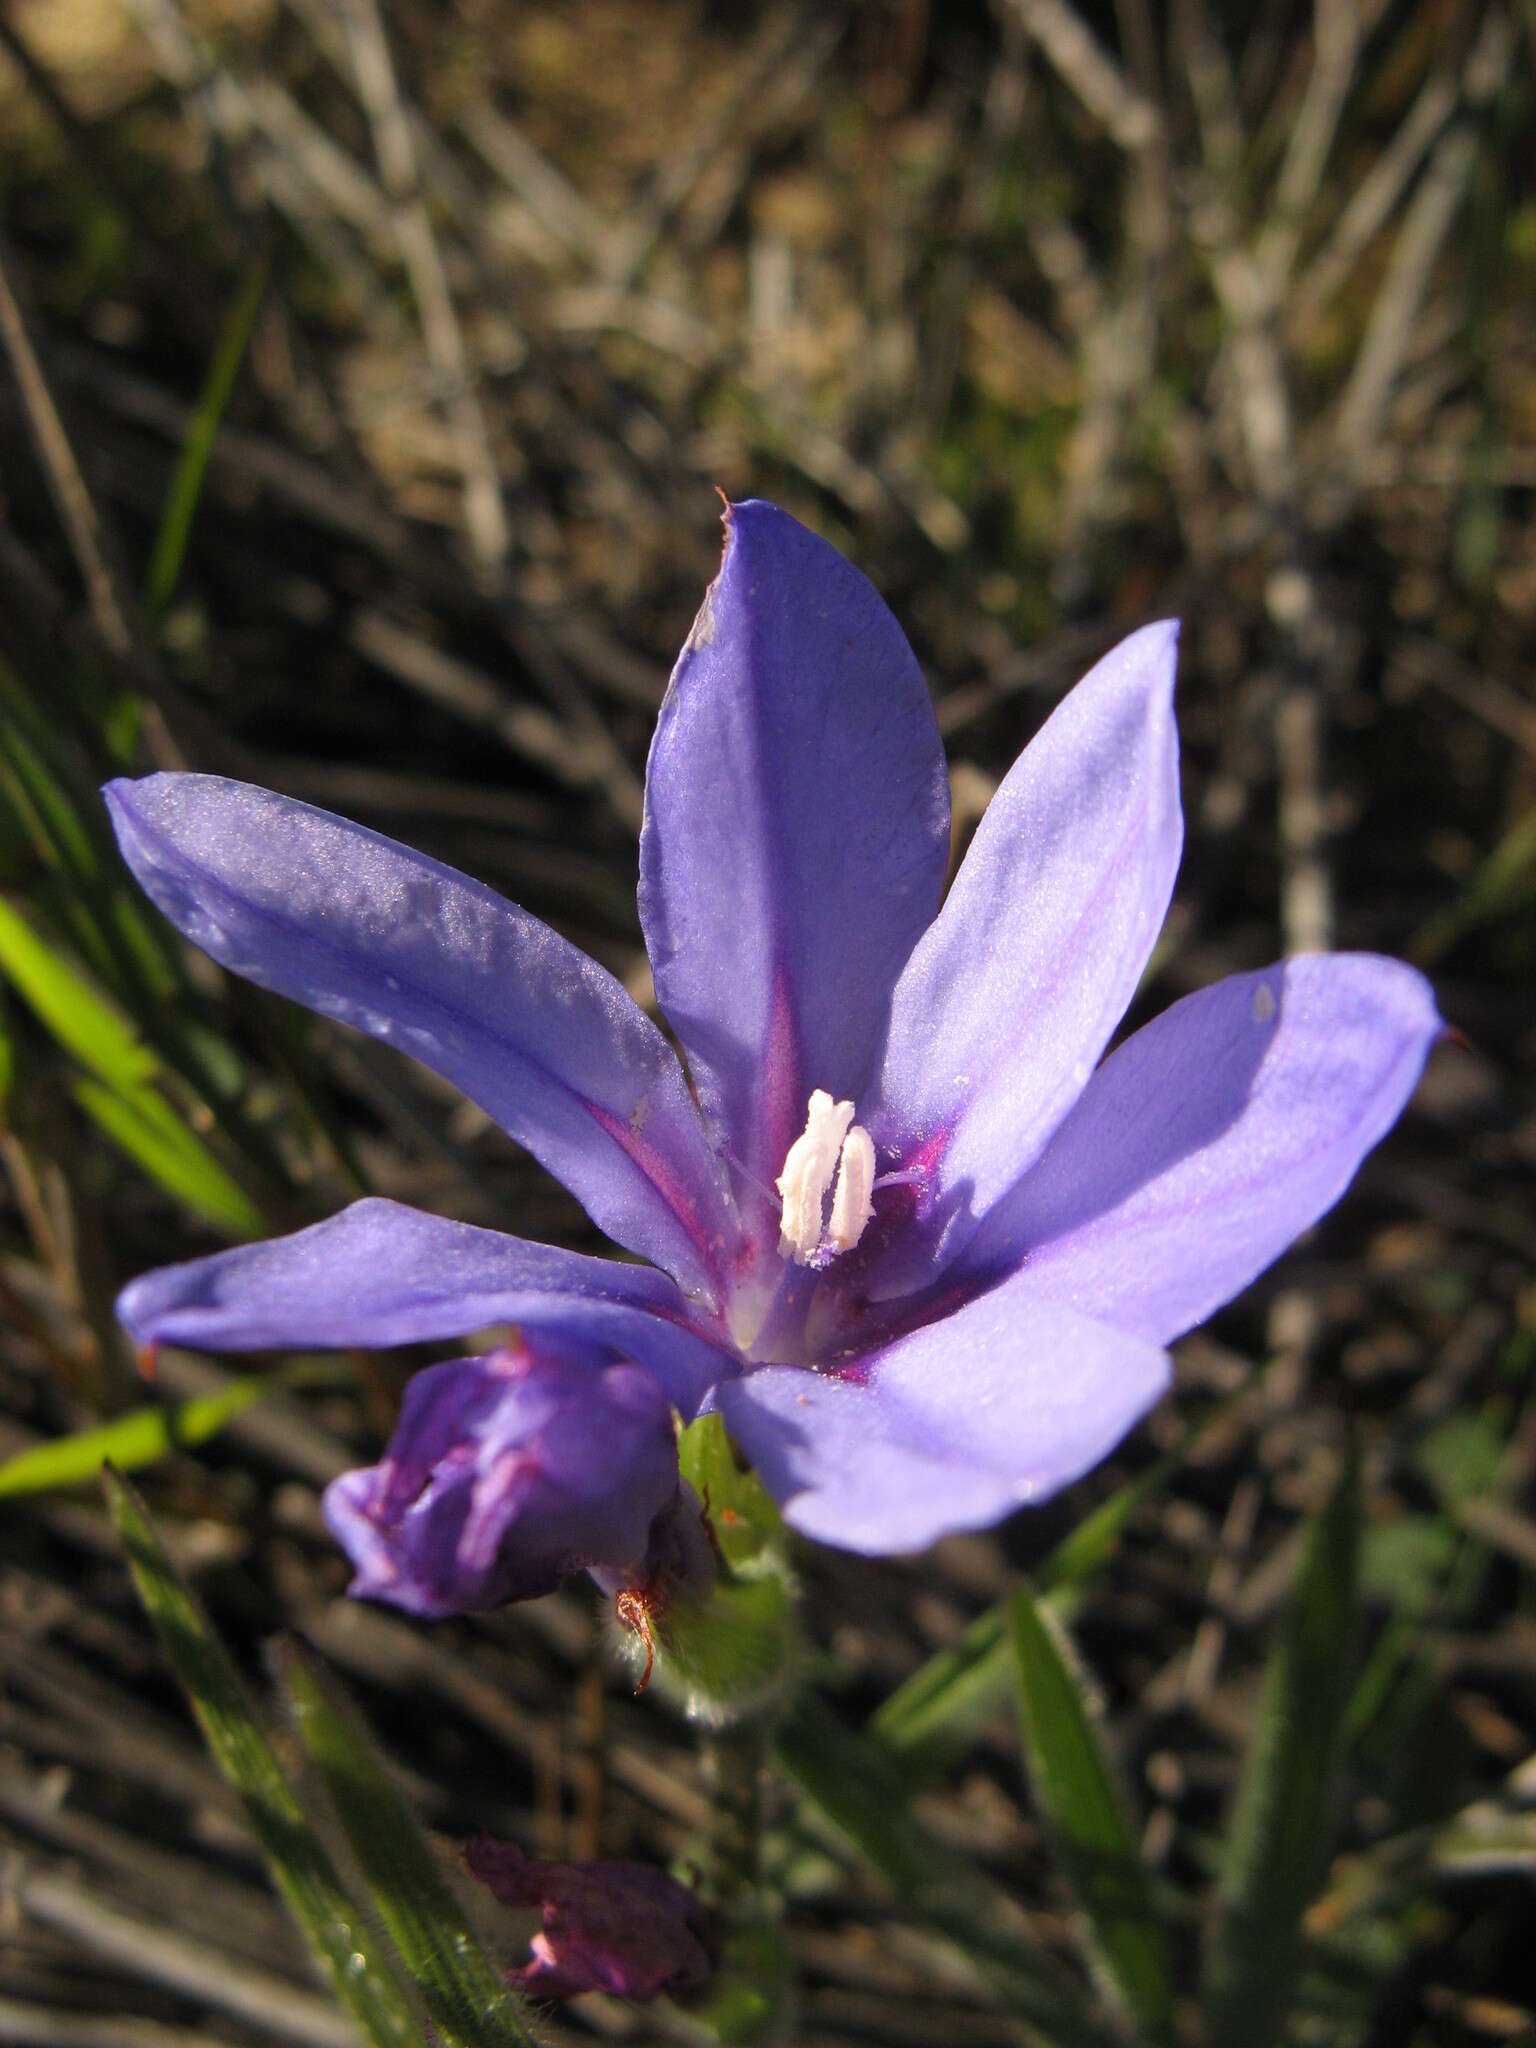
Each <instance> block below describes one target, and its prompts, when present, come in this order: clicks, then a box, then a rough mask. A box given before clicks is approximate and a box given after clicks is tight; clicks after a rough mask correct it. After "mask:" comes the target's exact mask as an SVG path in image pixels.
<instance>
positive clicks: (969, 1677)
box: [869, 1411, 1219, 1784]
mask: <svg viewBox="0 0 1536 2048" xmlns="http://www.w3.org/2000/svg"><path fill="white" fill-rule="evenodd" d="M1218 1412H1219V1411H1218ZM1204 1427H1205V1424H1204V1423H1203V1422H1202V1423H1200V1424H1199V1425H1197V1426H1196V1427H1195V1428H1192V1429H1191V1430H1190V1431H1189V1432H1188V1434H1187V1435H1186V1436H1185V1437H1184V1438H1183V1439H1182V1441H1181V1442H1180V1443H1179V1444H1178V1446H1177V1447H1176V1448H1175V1449H1174V1450H1172V1451H1170V1452H1169V1453H1168V1454H1167V1456H1165V1457H1162V1458H1159V1459H1158V1461H1157V1462H1156V1464H1155V1465H1151V1466H1149V1467H1148V1469H1147V1470H1146V1471H1145V1472H1143V1473H1140V1474H1139V1475H1138V1476H1137V1477H1136V1478H1135V1479H1132V1480H1128V1481H1127V1482H1126V1484H1125V1485H1124V1486H1121V1487H1117V1488H1116V1490H1115V1491H1114V1492H1113V1493H1112V1494H1111V1495H1110V1496H1109V1498H1108V1500H1106V1501H1102V1502H1101V1503H1100V1504H1099V1506H1098V1507H1096V1508H1095V1509H1094V1511H1093V1513H1092V1514H1091V1515H1088V1516H1086V1517H1085V1518H1084V1519H1083V1520H1082V1521H1081V1522H1079V1523H1078V1525H1077V1527H1076V1528H1075V1529H1072V1530H1070V1531H1069V1532H1068V1534H1067V1535H1065V1536H1064V1537H1063V1538H1062V1539H1061V1541H1060V1542H1059V1543H1058V1544H1057V1545H1056V1547H1055V1549H1054V1550H1053V1551H1052V1552H1051V1553H1050V1555H1049V1556H1048V1557H1047V1558H1046V1559H1045V1561H1044V1563H1043V1564H1042V1565H1041V1567H1040V1569H1039V1571H1038V1572H1037V1573H1036V1575H1035V1577H1036V1583H1037V1585H1038V1586H1039V1588H1040V1593H1041V1596H1042V1597H1043V1598H1045V1599H1047V1600H1049V1601H1050V1602H1051V1603H1052V1604H1053V1605H1055V1604H1058V1603H1063V1602H1065V1601H1066V1600H1067V1599H1068V1598H1069V1597H1070V1595H1071V1594H1072V1593H1073V1592H1074V1591H1075V1590H1076V1589H1077V1588H1078V1587H1080V1586H1082V1585H1084V1584H1086V1582H1087V1581H1088V1580H1089V1579H1091V1578H1092V1577H1093V1575H1094V1573H1095V1572H1097V1571H1099V1570H1101V1569H1102V1567H1103V1566H1104V1565H1105V1564H1106V1563H1107V1562H1108V1560H1109V1559H1110V1558H1111V1557H1112V1556H1113V1555H1114V1552H1115V1549H1116V1547H1117V1546H1118V1544H1119V1542H1120V1538H1121V1536H1122V1535H1123V1534H1124V1533H1125V1527H1126V1524H1127V1523H1128V1522H1129V1521H1130V1519H1131V1517H1132V1516H1133V1515H1134V1514H1135V1513H1136V1511H1137V1509H1138V1508H1139V1507H1141V1505H1142V1504H1143V1502H1144V1501H1146V1500H1148V1499H1150V1498H1151V1496H1152V1495H1153V1494H1154V1493H1156V1492H1157V1491H1158V1490H1159V1488H1161V1487H1162V1486H1164V1485H1166V1483H1167V1481H1168V1480H1169V1478H1170V1477H1171V1476H1172V1474H1173V1473H1174V1472H1176V1471H1177V1470H1178V1468H1179V1466H1180V1465H1181V1464H1182V1463H1183V1461H1184V1456H1185V1452H1186V1451H1187V1449H1188V1446H1189V1444H1190V1443H1191V1442H1192V1441H1193V1439H1194V1437H1195V1436H1196V1435H1197V1434H1198V1433H1199V1430H1200V1429H1202V1428H1204ZM1012 1689H1013V1649H1012V1644H1011V1642H1010V1639H1009V1606H1008V1602H1007V1601H1006V1600H1000V1601H999V1602H998V1603H997V1605H996V1606H995V1607H989V1608H988V1609H987V1611H986V1613H985V1614H980V1615H978V1616H977V1617H976V1619H975V1620H974V1621H973V1622H972V1623H971V1625H970V1627H969V1628H968V1629H967V1630H966V1631H965V1634H964V1635H963V1636H962V1637H961V1638H960V1641H959V1642H958V1643H956V1644H955V1645H954V1647H953V1648H952V1649H947V1650H940V1651H938V1652H937V1653H936V1654H935V1655H934V1656H932V1657H930V1658H929V1659H928V1661H927V1662H926V1663H925V1664H922V1665H920V1666H919V1667H918V1669H917V1670H916V1671H914V1672H913V1674H912V1676H911V1677H910V1678H908V1679H906V1680H905V1681H904V1682H903V1683H902V1684H901V1685H899V1686H898V1687H897V1688H896V1690H895V1692H893V1693H892V1694H891V1696H890V1698H889V1699H887V1700H885V1701H883V1702H882V1703H881V1705H880V1706H879V1707H877V1708H876V1709H875V1712H874V1714H873V1715H872V1716H871V1717H870V1722H869V1730H870V1733H871V1734H872V1735H874V1736H876V1737H877V1738H878V1739H879V1740H880V1741H881V1742H883V1743H884V1744H885V1745H886V1747H887V1748H888V1749H893V1750H897V1751H899V1752H900V1753H901V1755H902V1756H903V1757H904V1758H905V1759H906V1760H907V1776H908V1782H909V1784H910V1783H911V1782H912V1778H911V1773H912V1772H914V1771H915V1772H916V1773H917V1776H918V1779H919V1781H921V1780H926V1779H928V1778H930V1777H932V1776H933V1775H935V1774H936V1773H937V1772H938V1771H939V1770H941V1769H942V1768H943V1766H944V1765H945V1763H946V1762H948V1761H949V1760H950V1759H951V1758H952V1757H953V1756H955V1755H956V1754H958V1753H959V1751H960V1750H962V1749H963V1748H964V1747H965V1745H966V1743H967V1742H968V1741H969V1740H970V1738H971V1737H972V1736H973V1735H974V1734H975V1733H976V1731H977V1730H978V1729H979V1728H980V1727H981V1726H982V1724H983V1723H984V1722H985V1721H987V1720H988V1719H989V1718H990V1717H991V1716H992V1715H993V1714H995V1713H996V1712H997V1711H998V1710H999V1709H1000V1708H1002V1707H1003V1706H1005V1705H1006V1704H1007V1701H1008V1697H1009V1694H1010V1693H1011V1691H1012Z"/></svg>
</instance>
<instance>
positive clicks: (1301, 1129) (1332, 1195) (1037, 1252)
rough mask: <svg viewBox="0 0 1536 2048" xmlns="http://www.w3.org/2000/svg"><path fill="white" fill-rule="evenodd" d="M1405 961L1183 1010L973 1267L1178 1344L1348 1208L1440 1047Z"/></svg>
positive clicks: (1431, 1008) (1201, 997) (1103, 1072)
mask: <svg viewBox="0 0 1536 2048" xmlns="http://www.w3.org/2000/svg"><path fill="white" fill-rule="evenodd" d="M1443 1028H1444V1027H1443V1026H1442V1024H1441V1021H1440V1017H1439V1015H1438V1013H1437V1011H1436V1009H1435V999H1434V994H1433V991H1432V990H1431V989H1430V987H1429V984H1428V983H1427V982H1426V981H1425V980H1424V978H1423V976H1422V975H1419V974H1416V973H1415V972H1414V971H1413V969H1412V968H1411V967H1405V966H1403V965H1402V964H1401V962H1399V961H1396V960H1387V959H1382V958H1379V957H1377V956H1376V955H1373V954H1367V953H1343V954H1337V955H1333V956H1331V957H1321V956H1302V957H1299V958H1297V959H1293V960H1288V961H1286V962H1285V963H1284V964H1283V965H1280V966H1276V967H1270V968H1266V969H1265V970H1264V971H1263V972H1262V973H1259V974H1240V975H1234V976H1232V977H1231V978H1230V979H1229V980H1227V981H1222V982H1218V983H1217V984H1216V985H1215V987H1213V988H1208V989H1202V990H1201V991H1200V992H1199V993H1198V994H1196V995H1192V996H1186V997H1185V998H1184V999H1183V1000H1182V1001H1181V1002H1178V1003H1175V1004H1174V1005H1173V1006H1172V1007H1171V1008H1170V1009H1168V1010H1165V1011H1164V1012H1163V1014H1162V1015H1161V1016H1160V1017H1157V1018H1154V1020H1153V1021H1152V1022H1151V1023H1150V1024H1148V1025H1146V1026H1144V1027H1143V1029H1142V1030H1140V1031H1138V1032H1136V1033H1135V1035H1134V1036H1133V1037H1131V1038H1129V1039H1127V1040H1126V1042H1125V1044H1124V1045H1122V1046H1120V1047H1119V1048H1118V1049H1117V1050H1116V1051H1115V1052H1114V1053H1112V1054H1111V1055H1110V1057H1109V1058H1108V1059H1107V1060H1106V1061H1105V1062H1104V1064H1103V1066H1102V1067H1101V1068H1100V1069H1099V1071H1098V1073H1097V1074H1095V1076H1094V1078H1093V1080H1092V1081H1091V1082H1090V1083H1089V1085H1088V1087H1087V1089H1086V1090H1085V1091H1084V1094H1083V1096H1082V1098H1081V1100H1080V1101H1079V1102H1078V1104H1077V1106H1076V1108H1075V1109H1074V1110H1073V1111H1072V1113H1071V1115H1070V1116H1069V1117H1068V1118H1067V1119H1066V1121H1065V1122H1064V1123H1063V1124H1062V1126H1061V1128H1060V1130H1058V1131H1057V1133H1056V1136H1055V1138H1054V1139H1053V1141H1052V1143H1051V1146H1050V1148H1049V1150H1048V1151H1047V1152H1046V1153H1045V1155H1044V1157H1043V1158H1042V1159H1041V1160H1040V1162H1039V1164H1038V1165H1037V1166H1036V1167H1035V1169H1034V1170H1033V1172H1031V1173H1030V1174H1028V1175H1026V1177H1025V1178H1024V1180H1023V1181H1022V1182H1021V1183H1020V1184H1019V1186H1018V1188H1017V1189H1016V1190H1015V1191H1014V1193H1013V1194H1012V1195H1011V1196H1010V1197H1009V1198H1008V1199H1007V1200H1005V1201H1003V1202H1001V1203H999V1204H998V1206H997V1208H996V1209H994V1210H993V1212H992V1215H991V1216H990V1217H989V1219H988V1221H987V1224H986V1226H985V1227H984V1228H983V1229H982V1230H981V1231H980V1232H979V1233H978V1234H977V1236H976V1238H975V1239H974V1240H973V1242H972V1244H971V1245H970V1247H969V1248H968V1250H967V1252H966V1255H965V1259H964V1261H963V1264H964V1265H965V1266H966V1267H967V1268H970V1269H972V1270H975V1271H978V1272H979V1271H984V1270H986V1269H987V1268H988V1267H989V1266H990V1267H995V1268H1003V1269H1006V1268H1011V1267H1016V1266H1018V1264H1019V1262H1020V1261H1021V1260H1022V1262H1023V1271H1022V1273H1021V1275H1020V1282H1021V1284H1022V1285H1024V1287H1025V1288H1026V1290H1027V1291H1028V1292H1030V1293H1031V1294H1033V1295H1035V1296H1038V1297H1040V1298H1042V1299H1045V1298H1049V1299H1052V1300H1057V1301H1063V1302H1067V1303H1070V1304H1071V1305H1072V1306H1074V1307H1075V1308H1077V1309H1079V1310H1080V1311H1081V1312H1082V1313H1083V1314H1085V1315H1091V1316H1097V1317H1100V1318H1102V1319H1103V1320H1104V1321H1106V1322H1113V1323H1115V1324H1117V1325H1118V1326H1120V1327H1121V1328H1123V1329H1128V1330H1134V1331H1136V1332H1138V1333H1139V1334H1140V1335H1141V1336H1143V1337H1147V1338H1150V1339H1152V1340H1153V1341H1154V1342H1158V1343H1168V1342H1171V1341H1172V1339H1173V1338H1174V1337H1176V1336H1178V1335H1180V1334H1181V1332H1183V1331H1185V1330H1188V1329H1192V1328H1193V1327H1194V1325H1195V1324H1196V1323H1199V1322H1201V1321H1202V1320H1203V1319H1204V1318H1205V1317H1206V1316H1208V1315H1210V1314H1211V1313H1212V1311H1213V1310H1215V1309H1217V1308H1219V1307H1221V1305H1222V1304H1223V1303H1224V1302H1227V1301H1230V1300H1231V1298H1232V1297H1233V1295H1235V1294H1237V1293H1238V1292H1239V1291H1240V1290H1241V1289H1242V1288H1244V1287H1246V1286H1247V1284H1248V1282H1249V1281H1250V1280H1252V1279H1253V1278H1254V1277H1255V1275H1256V1274H1258V1273H1261V1272H1262V1271H1263V1270H1264V1268H1265V1267H1266V1266H1267V1265H1269V1264H1270V1263H1271V1261H1272V1260H1274V1259H1276V1258H1278V1257H1279V1255H1280V1253H1281V1252H1283V1251H1284V1250H1285V1248H1286V1246H1287V1245H1288V1244H1290V1243H1291V1241H1292V1240H1293V1239H1294V1238H1296V1237H1297V1236H1299V1235H1300V1233H1301V1232H1302V1231H1303V1230H1305V1229H1306V1228H1307V1227H1308V1226H1309V1225H1310V1224H1312V1223H1315V1222H1316V1221H1317V1219H1318V1217H1319V1216H1321V1215H1322V1214H1323V1213H1324V1211H1325V1210H1327V1209H1330V1208H1331V1207H1332V1206H1333V1204H1334V1203H1335V1202H1336V1201H1337V1200H1338V1199H1339V1197H1340V1195H1342V1194H1343V1192H1344V1190H1345V1189H1346V1188H1347V1187H1348V1185H1349V1183H1350V1181H1351V1180H1352V1179H1353V1178H1354V1176H1355V1172H1356V1169H1357V1168H1358V1167H1359V1165H1360V1162H1361V1160H1362V1159H1364V1157H1365V1155H1366V1154H1367V1153H1368V1152H1369V1151H1370V1150H1371V1148H1372V1146H1374V1145H1375V1144H1377V1143H1378V1141H1379V1140H1380V1139H1381V1138H1382V1137H1383V1136H1385V1134H1386V1133H1387V1132H1388V1131H1389V1130H1390V1129H1391V1128H1392V1126H1393V1124H1394V1123H1395V1122H1396V1121H1397V1119H1398V1117H1399V1115H1400V1114H1401V1112H1402V1110H1403V1107H1404V1105H1405V1104H1406V1103H1407V1101H1408V1098H1409V1096H1410V1095H1412V1093H1413V1090H1414V1087H1415V1085H1416V1084H1417V1082H1418V1078H1419V1075H1420V1073H1421V1072H1422V1070H1423V1066H1424V1061H1425V1059H1426V1057H1427V1055H1428V1053H1429V1049H1430V1047H1431V1046H1432V1045H1433V1043H1434V1042H1435V1039H1436V1038H1437V1037H1438V1036H1439V1034H1440V1032H1441V1031H1442V1030H1443Z"/></svg>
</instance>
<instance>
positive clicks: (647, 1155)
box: [579, 1095, 720, 1274]
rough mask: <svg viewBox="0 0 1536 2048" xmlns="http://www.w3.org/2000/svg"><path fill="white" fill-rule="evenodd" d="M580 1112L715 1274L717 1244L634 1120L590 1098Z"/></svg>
mask: <svg viewBox="0 0 1536 2048" xmlns="http://www.w3.org/2000/svg"><path fill="white" fill-rule="evenodd" d="M579 1100H580V1102H581V1106H582V1108H583V1109H584V1110H585V1111H586V1112H587V1114H588V1116H590V1117H591V1119H592V1121H593V1122H594V1123H595V1124H596V1125H597V1127H598V1129H599V1130H601V1131H605V1132H606V1133H607V1135H608V1136H609V1137H610V1138H612V1139H613V1141H614V1143H615V1144H616V1145H618V1146H619V1147H621V1149H622V1150H623V1151H624V1152H625V1153H626V1154H627V1155H628V1157H629V1158H630V1159H631V1160H632V1161H633V1163H634V1165H635V1166H636V1167H638V1169H639V1170H640V1172H641V1173H643V1174H644V1176H645V1178H646V1179H647V1180H648V1181H649V1182H650V1183H651V1186H652V1187H653V1188H655V1190H656V1192H657V1193H658V1194H659V1195H660V1196H661V1198H662V1200H663V1201H664V1202H665V1203H666V1204H667V1206H668V1207H669V1208H670V1209H671V1211H672V1213H673V1214H674V1215H675V1216H676V1217H677V1219H678V1221H679V1222H680V1223H681V1224H682V1226H683V1228H684V1229H685V1230H686V1231H687V1232H688V1235H689V1236H690V1237H691V1238H692V1239H693V1241H694V1243H695V1245H697V1247H698V1249H699V1253H700V1256H701V1257H702V1258H703V1260H704V1262H705V1264H706V1265H707V1266H708V1268H709V1270H710V1272H711V1273H716V1274H718V1272H719V1267H720V1245H719V1242H718V1240H717V1239H716V1238H715V1237H713V1236H712V1235H711V1233H710V1232H709V1231H708V1230H706V1229H705V1227H704V1225H703V1223H702V1222H701V1221H700V1220H699V1212H698V1209H697V1208H696V1207H695V1205H694V1203H693V1201H692V1199H691V1198H690V1196H689V1195H688V1193H687V1190H686V1189H685V1188H684V1187H683V1186H682V1185H681V1183H680V1182H679V1181H678V1179H677V1176H676V1175H675V1174H674V1173H673V1172H672V1169H671V1168H670V1167H669V1166H668V1164H667V1162H666V1160H665V1158H664V1157H663V1156H662V1154H661V1153H660V1152H658V1151H657V1149H656V1147H655V1146H654V1145H648V1144H647V1143H646V1141H645V1140H644V1139H643V1138H642V1137H641V1136H640V1133H639V1131H638V1129H637V1128H636V1123H635V1118H634V1117H619V1116H615V1115H614V1113H613V1111H612V1110H611V1109H604V1107H603V1105H602V1104H601V1103H600V1102H594V1101H592V1099H591V1098H590V1096H585V1095H584V1096H581V1097H580V1098H579Z"/></svg>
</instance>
